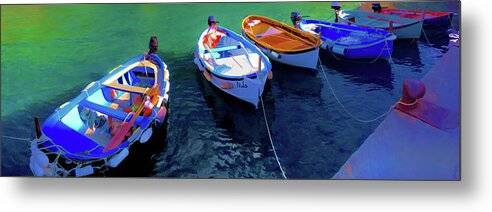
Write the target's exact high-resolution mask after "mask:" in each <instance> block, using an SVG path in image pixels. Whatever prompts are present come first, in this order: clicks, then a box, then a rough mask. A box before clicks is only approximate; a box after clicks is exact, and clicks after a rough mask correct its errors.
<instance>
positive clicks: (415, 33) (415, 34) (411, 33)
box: [383, 21, 423, 39]
mask: <svg viewBox="0 0 492 212" xmlns="http://www.w3.org/2000/svg"><path fill="white" fill-rule="evenodd" d="M422 27H423V21H418V22H416V23H413V24H409V25H405V26H402V27H397V28H394V29H390V28H383V29H385V30H387V31H390V32H392V33H393V34H395V35H396V37H397V38H398V39H418V38H420V34H421V32H422Z"/></svg>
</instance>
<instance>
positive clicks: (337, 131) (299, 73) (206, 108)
mask: <svg viewBox="0 0 492 212" xmlns="http://www.w3.org/2000/svg"><path fill="white" fill-rule="evenodd" d="M403 6H407V7H408V5H403ZM446 9H447V10H449V8H448V7H447V6H446ZM454 26H457V21H456V19H455V22H454ZM426 35H427V38H428V39H426V38H425V37H424V36H423V37H422V38H421V39H420V40H418V41H401V42H400V41H398V42H396V43H395V45H394V52H393V55H392V58H391V60H390V61H389V62H388V61H381V60H380V61H376V62H375V63H358V62H357V63H355V62H350V63H349V62H346V61H339V60H337V59H336V58H333V57H331V55H330V53H327V52H321V54H320V58H321V62H322V65H323V69H324V70H325V73H326V75H327V78H328V79H329V81H330V84H331V85H332V86H333V90H334V93H335V95H337V97H338V98H339V99H340V100H341V103H342V104H343V105H344V107H346V110H348V111H349V112H350V113H351V114H352V115H353V116H356V117H358V118H360V119H372V118H374V117H377V116H379V115H380V114H382V113H384V112H386V111H387V110H388V108H389V107H390V106H391V105H393V104H394V103H395V102H396V101H397V100H398V99H399V97H400V96H401V85H402V82H403V80H405V79H420V78H422V77H423V76H424V75H425V74H426V73H427V72H428V71H429V70H430V69H431V68H432V67H433V66H434V65H435V64H436V62H437V61H438V60H439V58H441V57H442V55H443V53H445V52H446V50H447V45H448V43H449V41H448V37H447V34H446V33H445V32H439V31H435V32H433V31H427V32H426ZM159 54H160V55H161V56H162V57H163V58H164V59H165V60H166V63H167V64H168V65H169V67H170V71H171V83H172V86H171V100H170V101H171V102H170V116H169V125H167V126H164V127H163V128H162V129H160V130H159V133H158V136H156V137H154V138H153V139H152V140H151V141H150V142H149V143H147V144H148V145H137V146H136V147H135V149H133V150H132V153H131V155H130V156H129V158H127V159H126V160H125V161H124V163H123V164H122V166H121V167H119V168H118V169H116V170H112V171H111V172H108V173H106V176H157V177H173V178H174V177H175V178H282V173H281V171H280V169H279V166H278V164H277V162H276V160H275V157H274V153H273V150H272V146H271V144H270V140H269V138H268V133H267V126H266V123H265V121H264V117H263V111H262V109H261V106H260V108H259V109H257V110H255V109H254V108H252V107H251V106H249V105H247V104H244V103H240V102H238V101H237V100H236V99H234V98H232V97H230V96H227V95H225V94H223V93H222V92H220V91H219V90H218V89H216V88H214V87H213V86H212V85H210V84H209V83H208V82H207V81H206V80H205V79H203V77H202V75H201V74H199V73H198V72H197V70H196V66H195V65H194V64H193V62H192V59H193V58H192V55H191V49H190V54H189V55H176V54H173V53H172V52H166V51H162V50H161V52H159ZM273 73H274V77H273V80H272V81H270V82H269V83H267V85H266V89H265V92H264V95H263V100H264V107H265V112H266V115H267V116H266V118H267V120H268V126H269V128H270V130H271V135H272V138H273V143H274V145H275V148H276V150H277V153H278V157H279V160H280V163H281V164H282V166H283V168H284V171H285V173H286V175H287V177H288V178H303V179H305V178H309V179H326V178H330V177H331V176H333V175H334V174H335V173H336V172H337V171H338V169H339V168H340V167H341V166H342V165H343V164H344V162H345V161H346V160H347V159H348V158H349V157H350V155H351V154H352V153H353V152H354V151H356V150H357V149H358V148H359V146H360V145H361V144H362V142H363V141H364V140H365V138H367V137H368V136H369V135H370V134H371V133H372V132H373V130H374V129H375V128H376V127H377V126H378V124H379V123H380V122H381V121H382V119H379V120H377V121H375V122H371V123H362V122H359V121H357V120H355V119H353V118H351V116H350V115H348V114H347V113H346V112H345V111H344V110H343V109H342V108H341V105H340V104H339V103H338V102H337V101H336V100H335V98H334V96H333V93H332V92H331V90H330V88H329V86H328V83H327V82H326V80H325V79H324V77H323V75H322V73H321V72H317V73H316V72H310V71H306V70H299V69H297V68H292V67H288V66H285V65H281V64H277V63H274V65H273ZM96 78H98V77H97V76H94V79H96ZM83 85H85V83H82V84H81V85H80V87H83ZM79 90H80V89H74V90H73V91H69V92H67V93H66V94H64V95H61V96H52V97H47V98H49V99H48V100H47V102H50V101H51V102H59V101H62V102H64V101H65V100H68V99H70V98H71V97H73V96H75V95H77V94H78V92H79ZM52 109H53V107H46V106H45V105H43V104H42V103H39V104H33V105H29V107H27V108H24V109H22V110H21V112H19V113H17V115H19V114H20V115H22V116H23V117H25V119H30V117H31V116H41V117H43V116H47V115H48V114H50V113H51V112H52ZM2 125H3V126H2V130H3V131H4V132H9V134H8V135H12V136H18V137H22V138H26V137H31V136H32V134H30V133H26V132H28V131H29V130H27V129H32V126H31V125H32V124H31V122H30V121H18V119H9V117H7V118H6V119H5V120H2ZM19 129H20V130H19ZM10 133H11V134H10ZM3 134H4V135H5V134H6V133H3ZM2 148H3V150H2V152H3V153H5V152H7V153H8V155H3V156H2V160H3V161H4V162H2V175H31V174H30V171H29V168H28V164H27V162H28V155H29V152H28V144H27V143H26V142H22V141H17V140H13V139H8V138H2ZM5 149H8V151H6V150H5ZM5 161H7V162H8V163H6V162H5Z"/></svg>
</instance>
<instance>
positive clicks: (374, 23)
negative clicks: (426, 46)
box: [338, 10, 423, 39]
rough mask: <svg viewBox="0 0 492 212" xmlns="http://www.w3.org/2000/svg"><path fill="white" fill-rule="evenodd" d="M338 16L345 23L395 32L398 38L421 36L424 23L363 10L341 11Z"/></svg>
mask: <svg viewBox="0 0 492 212" xmlns="http://www.w3.org/2000/svg"><path fill="white" fill-rule="evenodd" d="M338 17H339V18H340V19H341V20H343V22H345V23H349V24H355V25H357V26H365V27H372V28H377V29H384V30H386V31H389V32H391V33H393V34H395V35H396V37H397V39H415V38H420V33H421V32H422V25H423V20H416V19H410V18H403V17H400V16H398V15H390V14H383V13H372V12H366V11H362V10H352V11H341V12H340V13H339V15H338Z"/></svg>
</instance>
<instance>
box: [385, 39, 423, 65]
mask: <svg viewBox="0 0 492 212" xmlns="http://www.w3.org/2000/svg"><path fill="white" fill-rule="evenodd" d="M391 58H392V60H393V62H394V63H395V64H397V65H404V66H412V67H417V68H420V67H422V66H423V65H424V64H423V63H422V60H421V59H420V50H419V44H418V42H417V40H395V41H394V42H393V54H391Z"/></svg>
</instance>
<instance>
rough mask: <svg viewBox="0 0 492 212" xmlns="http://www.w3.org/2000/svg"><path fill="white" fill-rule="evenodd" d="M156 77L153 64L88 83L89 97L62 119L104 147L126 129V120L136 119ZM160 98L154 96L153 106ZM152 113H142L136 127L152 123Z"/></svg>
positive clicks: (86, 90) (87, 92) (87, 91)
mask: <svg viewBox="0 0 492 212" xmlns="http://www.w3.org/2000/svg"><path fill="white" fill-rule="evenodd" d="M146 69H147V70H146ZM155 71H157V70H155ZM116 76H118V74H116ZM155 77H156V74H155V72H154V70H153V69H152V68H151V67H144V66H136V67H133V68H131V69H129V70H128V71H125V72H122V73H121V74H120V75H119V77H117V78H110V79H109V80H107V81H105V82H104V83H103V84H102V85H101V86H94V85H92V86H88V88H86V89H85V90H84V91H83V92H84V93H86V94H87V96H86V98H85V99H84V100H82V101H81V102H80V103H79V104H78V105H77V106H76V107H74V108H72V109H71V110H70V111H69V112H68V113H67V114H66V115H65V116H64V117H63V118H62V119H61V121H62V122H63V123H64V124H65V125H67V126H68V127H70V128H72V129H73V130H75V131H77V132H79V133H80V134H83V135H85V136H87V137H89V138H90V139H91V140H93V141H94V142H96V143H97V144H99V145H100V146H106V145H107V144H108V143H109V142H110V141H111V139H112V138H113V137H114V136H115V135H116V134H117V133H118V132H119V131H120V130H121V129H122V127H123V124H124V122H128V121H129V120H130V119H131V118H132V112H135V111H136V110H137V109H138V107H140V106H141V105H142V104H143V102H144V99H143V98H145V95H144V94H145V92H146V91H147V88H151V87H153V86H154V85H155V82H156V79H155ZM96 83H100V82H96ZM93 87H97V88H96V90H93V89H91V88H93ZM156 100H158V97H157V96H153V97H152V98H151V101H152V103H153V105H155V104H156ZM149 115H150V114H141V115H140V116H139V117H138V118H137V120H136V122H135V123H136V124H135V125H134V126H137V125H139V126H146V125H148V124H149V123H150V121H151V120H150V118H148V117H147V116H149ZM130 132H131V131H130ZM130 135H131V133H129V134H128V135H127V136H126V137H128V136H130Z"/></svg>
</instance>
